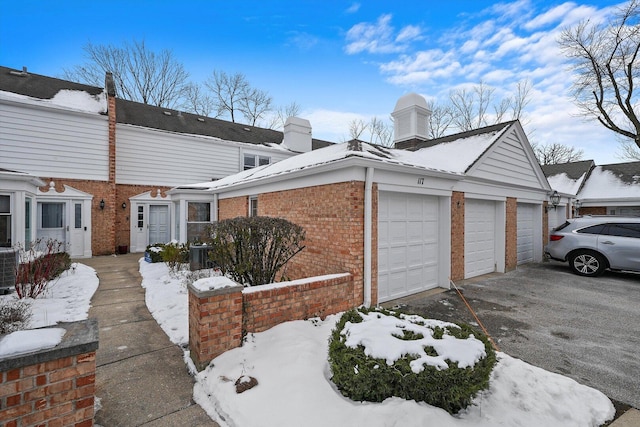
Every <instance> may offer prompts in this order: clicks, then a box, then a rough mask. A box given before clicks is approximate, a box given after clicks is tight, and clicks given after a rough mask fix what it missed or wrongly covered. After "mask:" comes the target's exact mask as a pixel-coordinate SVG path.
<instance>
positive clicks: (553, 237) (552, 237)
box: [549, 234, 564, 242]
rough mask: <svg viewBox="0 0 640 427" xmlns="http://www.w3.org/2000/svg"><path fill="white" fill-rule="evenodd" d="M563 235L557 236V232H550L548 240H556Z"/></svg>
mask: <svg viewBox="0 0 640 427" xmlns="http://www.w3.org/2000/svg"><path fill="white" fill-rule="evenodd" d="M563 237H564V236H558V235H557V234H552V235H551V236H549V240H551V241H552V242H557V241H558V240H560V239H562V238H563Z"/></svg>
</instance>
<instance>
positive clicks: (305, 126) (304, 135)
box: [282, 117, 311, 153]
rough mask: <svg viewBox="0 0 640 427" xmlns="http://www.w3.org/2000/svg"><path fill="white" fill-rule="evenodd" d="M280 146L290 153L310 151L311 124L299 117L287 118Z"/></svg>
mask: <svg viewBox="0 0 640 427" xmlns="http://www.w3.org/2000/svg"><path fill="white" fill-rule="evenodd" d="M282 145H283V146H285V147H286V148H288V149H289V150H291V151H297V152H299V153H306V152H307V151H311V123H309V120H306V119H301V118H299V117H289V118H287V121H286V122H285V124H284V138H283V140H282Z"/></svg>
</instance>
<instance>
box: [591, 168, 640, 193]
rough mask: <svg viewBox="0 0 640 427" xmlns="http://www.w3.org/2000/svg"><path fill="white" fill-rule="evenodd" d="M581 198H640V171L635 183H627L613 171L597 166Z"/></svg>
mask: <svg viewBox="0 0 640 427" xmlns="http://www.w3.org/2000/svg"><path fill="white" fill-rule="evenodd" d="M579 197H580V199H617V198H625V199H629V198H638V199H640V173H639V174H638V176H637V177H634V182H633V183H626V182H624V181H622V180H621V179H619V178H618V177H617V176H616V175H615V174H613V173H612V172H611V171H608V170H604V169H603V168H602V166H596V167H595V168H594V169H593V171H592V172H591V175H589V179H588V180H587V182H586V183H585V185H584V187H582V190H580V194H579Z"/></svg>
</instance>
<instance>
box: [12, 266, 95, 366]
mask: <svg viewBox="0 0 640 427" xmlns="http://www.w3.org/2000/svg"><path fill="white" fill-rule="evenodd" d="M98 284H99V280H98V276H97V275H96V271H95V270H94V269H93V268H91V267H88V266H86V265H84V264H77V263H74V264H72V265H71V268H70V269H69V270H67V271H65V272H64V273H62V274H61V275H60V277H59V278H58V279H56V280H54V281H52V282H49V285H48V286H47V289H46V291H45V292H44V293H43V294H42V295H40V296H39V297H38V298H36V299H32V298H25V299H24V300H23V301H24V302H25V303H26V304H28V305H29V306H30V307H31V313H32V317H31V321H30V322H29V326H28V327H29V330H25V331H17V332H14V333H11V334H8V335H6V336H5V337H4V338H2V340H0V359H1V358H3V357H10V356H15V355H18V354H25V353H30V352H34V351H38V350H43V349H46V348H51V347H55V346H56V345H58V344H59V343H60V341H61V340H62V337H63V335H64V329H60V328H50V329H44V330H37V331H36V330H33V329H35V328H42V327H44V326H51V325H56V324H58V323H60V322H76V321H79V320H84V319H86V318H87V317H88V316H89V308H90V307H91V304H90V302H91V297H92V296H93V294H94V293H95V291H96V289H98ZM0 299H1V300H3V302H5V301H16V300H18V297H17V295H16V293H15V292H13V293H11V294H9V295H2V296H0Z"/></svg>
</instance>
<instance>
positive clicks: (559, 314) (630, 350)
mask: <svg viewBox="0 0 640 427" xmlns="http://www.w3.org/2000/svg"><path fill="white" fill-rule="evenodd" d="M457 285H458V287H459V288H462V289H463V293H464V296H465V298H466V299H467V300H468V301H469V303H470V305H471V307H472V308H473V309H474V310H475V311H476V313H477V315H478V318H479V319H480V321H481V322H482V323H483V324H484V325H485V327H486V328H487V330H488V331H489V333H490V334H491V336H492V337H493V338H494V340H495V341H496V342H497V345H498V346H499V347H500V350H501V351H503V352H505V353H507V354H509V355H511V356H514V357H517V358H520V359H522V360H524V361H526V362H528V363H530V364H532V365H535V366H539V367H541V368H543V369H546V370H548V371H551V372H556V373H559V374H562V375H566V376H568V377H570V378H573V379H575V380H576V381H578V382H580V383H582V384H585V385H588V386H590V387H594V388H596V389H598V390H600V391H602V392H603V393H604V394H606V395H607V396H608V397H610V398H612V399H615V400H618V401H620V402H623V403H626V404H628V405H631V406H633V407H635V408H640V275H634V274H622V273H611V272H606V273H605V274H604V275H603V276H601V277H597V278H584V277H580V276H577V275H574V274H572V273H571V272H570V271H569V268H568V266H567V265H565V264H561V263H556V262H544V263H540V264H528V265H525V266H521V267H518V269H517V270H515V271H512V272H509V273H506V274H492V275H487V276H482V277H480V278H476V279H472V280H469V281H466V282H461V283H457ZM391 305H396V308H398V309H399V310H400V311H405V312H412V313H418V314H421V315H423V316H425V317H430V318H436V319H442V320H449V321H463V322H467V323H471V324H474V323H475V321H474V319H473V317H472V315H471V314H470V312H469V310H468V309H467V308H466V307H465V306H464V303H463V302H462V300H461V298H460V297H459V296H458V295H457V293H456V292H455V291H454V290H450V291H446V292H441V293H437V294H430V295H429V294H420V295H417V296H413V297H409V298H405V299H401V300H396V301H393V302H392V303H391ZM385 306H389V305H388V304H385Z"/></svg>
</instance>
